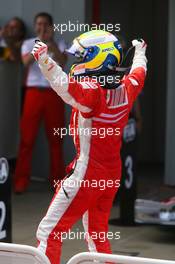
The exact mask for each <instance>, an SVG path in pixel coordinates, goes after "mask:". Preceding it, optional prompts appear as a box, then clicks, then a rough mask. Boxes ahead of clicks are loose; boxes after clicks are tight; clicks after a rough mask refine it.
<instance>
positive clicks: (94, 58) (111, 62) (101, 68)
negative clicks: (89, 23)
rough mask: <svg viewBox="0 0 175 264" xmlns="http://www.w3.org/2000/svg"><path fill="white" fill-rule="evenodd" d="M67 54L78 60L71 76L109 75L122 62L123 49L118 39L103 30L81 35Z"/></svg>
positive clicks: (71, 71) (72, 68) (73, 66)
mask: <svg viewBox="0 0 175 264" xmlns="http://www.w3.org/2000/svg"><path fill="white" fill-rule="evenodd" d="M67 52H68V53H70V54H72V55H73V56H75V57H76V58H77V59H78V60H77V61H76V62H75V63H74V64H73V65H72V67H71V70H70V75H71V76H80V75H81V76H92V75H97V76H98V75H100V74H105V73H106V74H107V73H108V74H109V73H112V72H114V71H115V69H116V68H117V67H119V65H120V63H121V61H122V47H121V45H120V43H119V41H118V39H117V37H116V36H114V35H113V34H111V33H109V32H107V31H103V30H91V31H88V32H86V33H83V34H81V35H80V36H79V37H77V38H75V39H74V40H73V43H72V45H71V47H70V48H69V49H68V50H67Z"/></svg>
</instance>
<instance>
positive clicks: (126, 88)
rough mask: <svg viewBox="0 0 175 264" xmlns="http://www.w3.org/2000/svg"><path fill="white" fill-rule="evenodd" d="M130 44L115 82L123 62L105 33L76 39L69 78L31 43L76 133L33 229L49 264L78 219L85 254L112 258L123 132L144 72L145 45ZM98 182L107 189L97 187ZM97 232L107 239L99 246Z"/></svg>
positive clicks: (115, 43) (39, 45)
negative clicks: (111, 222)
mask: <svg viewBox="0 0 175 264" xmlns="http://www.w3.org/2000/svg"><path fill="white" fill-rule="evenodd" d="M132 45H133V48H135V52H134V56H133V62H132V66H131V69H130V72H129V74H127V75H126V74H125V75H124V77H122V79H121V80H120V81H118V80H117V79H116V77H115V76H116V73H117V72H119V70H120V66H121V63H122V48H121V45H120V43H119V41H118V39H117V38H116V37H115V36H114V35H113V34H111V33H109V32H105V31H101V30H95V31H89V32H86V33H83V34H82V35H80V36H79V37H77V38H75V39H74V41H73V44H72V46H71V47H70V49H69V50H68V52H69V53H71V54H73V55H74V56H75V57H78V62H77V63H75V64H74V65H73V66H72V68H71V72H70V75H67V74H66V73H65V72H64V71H63V70H62V68H61V67H60V66H59V65H57V64H56V62H55V61H54V60H53V59H51V58H50V57H49V55H48V53H47V51H48V48H47V45H46V44H44V43H43V42H41V41H40V40H36V41H35V44H34V48H33V51H32V54H33V56H34V58H35V59H36V61H37V62H38V65H39V67H40V69H41V72H42V73H43V75H44V76H45V78H46V79H47V80H48V81H49V83H50V85H51V87H52V88H53V90H54V91H55V92H56V93H57V94H58V96H60V97H61V98H62V99H63V100H64V101H65V102H66V103H67V104H70V105H71V106H72V107H73V110H72V117H71V125H70V127H71V128H74V131H75V133H74V135H73V139H74V143H75V147H76V152H77V154H76V158H75V159H74V161H73V162H72V163H71V165H69V166H68V171H67V172H68V175H67V176H66V177H65V179H64V181H63V182H61V183H60V184H59V185H58V188H57V191H56V193H55V195H54V198H53V200H52V202H51V205H50V207H49V209H48V211H47V214H46V216H45V217H44V218H43V220H42V221H41V223H40V225H39V227H38V230H37V240H38V248H39V250H41V251H42V252H43V253H44V254H46V255H47V256H48V258H49V260H50V262H51V263H52V264H58V263H59V261H60V255H61V245H62V234H65V233H66V232H67V233H68V232H69V230H70V228H71V227H72V225H73V224H74V223H75V222H76V221H77V220H79V219H80V218H81V217H82V218H83V226H84V229H85V238H86V241H87V243H88V248H89V250H90V251H93V252H101V253H111V248H110V243H109V240H108V218H109V214H110V209H111V206H112V201H113V198H114V196H115V194H116V192H117V189H118V187H119V184H117V182H119V181H120V177H121V160H120V148H121V138H122V131H123V128H124V126H125V125H126V124H127V121H128V115H129V112H130V110H131V108H132V105H133V102H134V101H135V99H136V97H137V96H138V94H139V93H140V91H141V90H142V88H143V85H144V80H145V76H146V69H147V68H146V64H147V59H146V56H145V52H146V43H145V42H144V41H143V40H142V39H139V40H133V41H132ZM94 76H95V77H96V78H94ZM80 77H81V78H80ZM82 77H83V78H82ZM101 77H104V78H103V80H104V82H103V83H102V82H101ZM108 77H109V78H108ZM80 129H81V133H79V131H80ZM83 129H84V133H83ZM100 129H105V131H106V135H105V137H100V136H99V134H98V131H100ZM87 131H88V132H89V133H88V132H87ZM95 131H96V133H94V132H95ZM101 181H104V182H105V188H100V184H98V183H100V182H101ZM101 233H104V234H105V239H103V241H102V240H101V239H100V234H101Z"/></svg>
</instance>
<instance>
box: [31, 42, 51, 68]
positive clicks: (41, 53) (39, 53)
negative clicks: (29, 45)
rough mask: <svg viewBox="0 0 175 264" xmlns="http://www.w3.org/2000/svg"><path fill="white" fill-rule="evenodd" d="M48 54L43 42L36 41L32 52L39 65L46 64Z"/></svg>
mask: <svg viewBox="0 0 175 264" xmlns="http://www.w3.org/2000/svg"><path fill="white" fill-rule="evenodd" d="M47 52H48V47H47V45H46V44H45V43H43V42H41V41H40V40H35V45H34V47H33V50H32V52H31V53H32V55H33V56H34V58H35V60H36V61H38V62H39V63H40V62H41V63H42V62H45V61H46V60H47V59H48V54H47Z"/></svg>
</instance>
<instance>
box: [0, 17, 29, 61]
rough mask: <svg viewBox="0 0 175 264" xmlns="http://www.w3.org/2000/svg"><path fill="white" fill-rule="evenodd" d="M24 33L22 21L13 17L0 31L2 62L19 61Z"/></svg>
mask: <svg viewBox="0 0 175 264" xmlns="http://www.w3.org/2000/svg"><path fill="white" fill-rule="evenodd" d="M25 33H26V27H25V24H24V22H23V21H22V19H20V18H19V17H14V18H12V19H10V20H9V21H8V23H7V24H6V25H5V26H4V27H2V28H1V29H0V57H1V59H4V60H10V61H20V60H21V45H22V43H23V40H24V37H25Z"/></svg>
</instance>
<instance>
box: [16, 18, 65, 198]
mask: <svg viewBox="0 0 175 264" xmlns="http://www.w3.org/2000/svg"><path fill="white" fill-rule="evenodd" d="M34 29H35V34H36V37H35V38H31V39H28V40H26V41H24V43H23V45H22V51H21V52H22V61H23V64H24V66H25V67H26V70H27V76H26V95H25V101H24V107H23V114H22V119H21V140H20V146H19V155H18V160H17V164H16V170H15V176H14V191H15V192H16V193H22V192H24V191H26V189H27V187H28V185H29V182H30V173H31V161H32V151H33V147H34V143H35V140H36V136H37V133H38V129H39V126H40V123H41V120H44V124H45V130H46V134H47V138H48V142H49V148H50V164H51V166H50V167H51V168H50V176H49V180H50V183H51V185H52V187H54V185H55V182H57V181H58V180H59V179H61V178H62V177H63V175H64V173H63V170H64V165H63V158H62V140H61V138H59V137H58V136H55V135H54V128H57V129H58V128H61V127H63V125H64V104H63V102H62V100H61V99H60V98H59V97H58V96H57V95H56V93H55V92H54V91H53V90H52V89H51V88H50V85H49V83H48V81H47V80H46V79H45V78H44V76H43V75H42V74H41V71H40V69H39V68H38V66H37V63H36V62H35V61H34V58H33V56H32V55H31V51H32V48H33V45H34V43H35V40H36V38H37V39H40V40H41V41H43V42H44V43H46V44H47V45H48V49H49V54H50V56H51V57H52V58H53V59H54V60H56V61H57V63H58V64H59V65H60V66H61V67H64V65H65V63H66V55H65V54H64V49H65V46H64V44H63V41H62V42H61V41H59V42H56V41H55V40H54V31H53V20H52V17H51V16H50V15H49V14H48V13H39V14H37V15H36V16H35V18H34Z"/></svg>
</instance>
